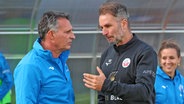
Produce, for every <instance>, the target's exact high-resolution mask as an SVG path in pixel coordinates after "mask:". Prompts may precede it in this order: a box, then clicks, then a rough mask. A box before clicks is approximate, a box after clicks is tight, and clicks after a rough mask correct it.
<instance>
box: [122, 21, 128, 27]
mask: <svg viewBox="0 0 184 104" xmlns="http://www.w3.org/2000/svg"><path fill="white" fill-rule="evenodd" d="M121 26H122V28H127V27H128V21H127V19H122V20H121Z"/></svg>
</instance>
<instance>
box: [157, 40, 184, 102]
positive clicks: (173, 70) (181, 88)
mask: <svg viewBox="0 0 184 104" xmlns="http://www.w3.org/2000/svg"><path fill="white" fill-rule="evenodd" d="M158 57H159V64H160V66H158V67H157V73H156V81H155V90H156V102H155V103H156V104H168V103H169V104H184V77H183V76H182V75H181V73H180V72H179V71H178V66H180V63H181V54H180V48H179V46H178V45H177V44H176V42H174V41H171V40H167V41H163V42H162V45H161V47H160V49H159V52H158Z"/></svg>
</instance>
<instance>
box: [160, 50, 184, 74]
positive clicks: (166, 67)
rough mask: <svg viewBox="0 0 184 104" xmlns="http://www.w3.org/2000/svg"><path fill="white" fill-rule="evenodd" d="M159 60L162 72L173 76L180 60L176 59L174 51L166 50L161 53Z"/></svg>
mask: <svg viewBox="0 0 184 104" xmlns="http://www.w3.org/2000/svg"><path fill="white" fill-rule="evenodd" d="M159 60H160V65H161V67H162V69H163V71H164V72H165V73H167V74H168V75H174V74H175V70H176V68H177V66H178V64H180V60H181V58H180V57H178V55H177V52H176V49H174V48H167V49H163V50H162V51H161V56H160V58H159Z"/></svg>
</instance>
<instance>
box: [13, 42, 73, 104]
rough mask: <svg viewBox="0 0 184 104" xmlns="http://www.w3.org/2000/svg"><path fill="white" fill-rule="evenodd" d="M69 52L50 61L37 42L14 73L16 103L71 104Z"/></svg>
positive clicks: (49, 57)
mask: <svg viewBox="0 0 184 104" xmlns="http://www.w3.org/2000/svg"><path fill="white" fill-rule="evenodd" d="M68 56H69V51H68V50H67V51H64V52H62V54H61V55H60V56H59V58H53V57H52V53H51V51H49V50H44V49H43V48H42V46H41V45H40V39H37V40H36V41H35V43H34V45H33V49H32V50H31V51H30V52H29V53H28V54H27V55H26V56H24V58H23V59H22V60H21V61H20V62H19V64H18V65H17V67H16V68H15V71H14V80H15V93H16V104H74V100H75V99H74V91H73V87H72V81H71V78H70V71H69V69H68V66H67V64H66V61H67V59H68Z"/></svg>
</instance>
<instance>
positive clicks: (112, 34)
mask: <svg viewBox="0 0 184 104" xmlns="http://www.w3.org/2000/svg"><path fill="white" fill-rule="evenodd" d="M99 26H100V28H101V29H102V34H103V35H104V36H105V37H106V39H107V40H108V42H109V43H119V42H121V41H122V37H123V31H122V27H121V21H118V20H117V18H116V17H114V16H112V15H111V14H104V15H100V16H99Z"/></svg>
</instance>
